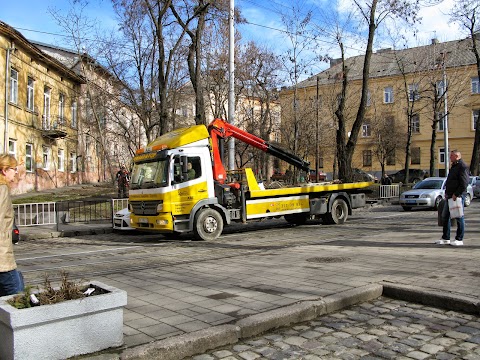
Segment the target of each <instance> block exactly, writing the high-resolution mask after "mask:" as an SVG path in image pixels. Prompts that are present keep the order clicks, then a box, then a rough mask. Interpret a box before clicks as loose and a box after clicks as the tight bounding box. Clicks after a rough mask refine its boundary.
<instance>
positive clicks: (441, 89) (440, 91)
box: [437, 80, 447, 98]
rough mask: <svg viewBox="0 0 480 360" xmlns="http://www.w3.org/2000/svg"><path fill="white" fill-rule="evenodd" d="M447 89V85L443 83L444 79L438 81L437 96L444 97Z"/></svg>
mask: <svg viewBox="0 0 480 360" xmlns="http://www.w3.org/2000/svg"><path fill="white" fill-rule="evenodd" d="M446 90H447V89H446V88H445V86H444V85H443V80H439V81H437V96H438V97H439V98H441V97H443V95H444V94H445V91H446Z"/></svg>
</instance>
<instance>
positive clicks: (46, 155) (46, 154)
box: [42, 145, 50, 171]
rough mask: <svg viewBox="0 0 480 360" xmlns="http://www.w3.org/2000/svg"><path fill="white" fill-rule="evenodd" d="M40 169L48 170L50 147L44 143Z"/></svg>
mask: <svg viewBox="0 0 480 360" xmlns="http://www.w3.org/2000/svg"><path fill="white" fill-rule="evenodd" d="M42 169H43V170H45V171H48V170H50V147H48V146H45V145H43V147H42Z"/></svg>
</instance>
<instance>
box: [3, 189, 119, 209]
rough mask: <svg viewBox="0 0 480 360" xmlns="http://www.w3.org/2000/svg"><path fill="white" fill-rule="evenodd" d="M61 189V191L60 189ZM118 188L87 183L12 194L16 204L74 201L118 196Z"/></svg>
mask: <svg viewBox="0 0 480 360" xmlns="http://www.w3.org/2000/svg"><path fill="white" fill-rule="evenodd" d="M59 190H60V191H59ZM116 197H117V189H116V187H115V186H113V185H104V186H94V185H90V186H88V185H85V186H83V187H81V188H74V189H72V188H63V189H57V191H55V192H54V191H52V192H49V191H48V190H45V191H42V192H38V193H30V194H23V195H21V197H20V196H19V197H18V198H16V197H15V196H12V202H13V203H14V204H28V203H42V202H58V201H74V200H89V199H92V198H102V199H105V198H110V199H111V198H116Z"/></svg>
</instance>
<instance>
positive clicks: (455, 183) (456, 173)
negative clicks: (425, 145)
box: [435, 150, 468, 246]
mask: <svg viewBox="0 0 480 360" xmlns="http://www.w3.org/2000/svg"><path fill="white" fill-rule="evenodd" d="M450 161H451V163H452V166H451V167H450V172H449V173H448V177H447V181H446V182H445V201H446V203H445V206H444V207H443V211H442V218H443V235H442V239H441V240H437V241H435V243H436V244H440V245H442V244H450V245H452V246H462V245H463V235H464V234H465V219H464V217H463V216H462V217H459V218H457V219H456V220H457V234H456V236H455V240H454V241H450V226H451V220H450V210H449V207H448V199H452V200H453V201H455V200H456V199H457V198H461V199H462V207H463V206H464V205H465V195H466V191H467V186H468V168H467V165H466V164H465V162H464V161H463V160H462V154H461V153H460V151H458V150H452V151H451V152H450Z"/></svg>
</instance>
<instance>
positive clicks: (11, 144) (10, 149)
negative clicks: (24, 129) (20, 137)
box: [8, 139, 17, 157]
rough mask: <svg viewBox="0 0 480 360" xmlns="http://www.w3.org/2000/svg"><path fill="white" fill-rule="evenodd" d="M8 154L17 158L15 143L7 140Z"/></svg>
mask: <svg viewBox="0 0 480 360" xmlns="http://www.w3.org/2000/svg"><path fill="white" fill-rule="evenodd" d="M8 153H9V154H10V155H13V156H15V157H17V141H16V140H12V139H8Z"/></svg>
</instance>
